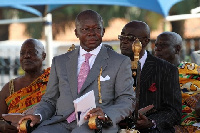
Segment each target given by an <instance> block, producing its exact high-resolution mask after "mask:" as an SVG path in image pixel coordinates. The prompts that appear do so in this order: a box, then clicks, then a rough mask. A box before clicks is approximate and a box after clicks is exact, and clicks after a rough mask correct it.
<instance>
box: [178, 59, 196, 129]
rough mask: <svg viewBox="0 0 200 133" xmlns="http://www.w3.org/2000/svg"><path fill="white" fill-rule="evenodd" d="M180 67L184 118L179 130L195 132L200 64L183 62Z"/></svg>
mask: <svg viewBox="0 0 200 133" xmlns="http://www.w3.org/2000/svg"><path fill="white" fill-rule="evenodd" d="M178 69H179V82H180V88H181V93H182V119H181V126H179V128H180V129H179V130H180V131H181V132H182V133H185V132H187V133H194V132H197V131H198V130H197V127H194V126H193V124H194V123H196V122H197V121H196V117H197V116H196V113H195V109H194V108H195V106H196V103H197V101H198V100H200V66H198V65H197V64H195V63H189V62H181V63H180V65H179V66H178ZM184 130H185V131H184ZM176 133H177V128H176Z"/></svg>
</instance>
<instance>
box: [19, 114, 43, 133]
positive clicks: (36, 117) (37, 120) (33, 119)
mask: <svg viewBox="0 0 200 133" xmlns="http://www.w3.org/2000/svg"><path fill="white" fill-rule="evenodd" d="M23 120H31V123H30V126H31V127H33V126H34V125H36V124H39V123H40V116H39V115H26V116H24V117H22V118H21V119H20V120H19V124H18V126H17V129H18V130H20V128H19V125H20V124H21V123H22V121H23Z"/></svg>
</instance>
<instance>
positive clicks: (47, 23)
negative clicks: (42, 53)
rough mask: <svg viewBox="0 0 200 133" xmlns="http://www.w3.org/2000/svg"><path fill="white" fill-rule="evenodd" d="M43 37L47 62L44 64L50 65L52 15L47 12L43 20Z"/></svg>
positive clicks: (51, 57)
mask: <svg viewBox="0 0 200 133" xmlns="http://www.w3.org/2000/svg"><path fill="white" fill-rule="evenodd" d="M44 30H45V31H44V32H45V39H46V50H47V51H46V53H47V62H46V66H47V67H50V66H51V63H52V59H53V46H52V40H53V39H52V38H53V37H52V15H51V14H50V13H48V14H47V15H46V21H45V28H44Z"/></svg>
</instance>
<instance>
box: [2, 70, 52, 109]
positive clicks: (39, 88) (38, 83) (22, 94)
mask: <svg viewBox="0 0 200 133" xmlns="http://www.w3.org/2000/svg"><path fill="white" fill-rule="evenodd" d="M49 74H50V68H47V69H45V70H44V73H43V74H42V75H41V76H40V77H38V78H37V79H36V80H35V81H33V82H32V83H31V84H30V85H29V86H27V87H25V88H22V89H21V90H19V91H17V92H15V93H13V94H12V95H10V96H9V97H7V98H6V99H5V101H6V103H7V105H8V113H23V112H24V111H25V110H27V109H29V108H31V107H32V106H34V105H35V104H37V103H38V102H40V100H41V98H42V96H43V95H44V93H45V91H46V86H47V82H48V80H49Z"/></svg>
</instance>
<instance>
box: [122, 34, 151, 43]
mask: <svg viewBox="0 0 200 133" xmlns="http://www.w3.org/2000/svg"><path fill="white" fill-rule="evenodd" d="M137 38H138V39H139V40H140V42H141V41H142V40H143V39H145V38H147V37H135V36H124V35H118V39H119V40H121V41H122V40H128V41H135V40H136V39H137Z"/></svg>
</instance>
